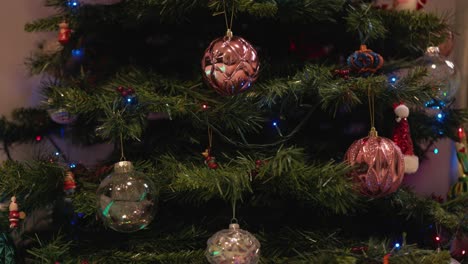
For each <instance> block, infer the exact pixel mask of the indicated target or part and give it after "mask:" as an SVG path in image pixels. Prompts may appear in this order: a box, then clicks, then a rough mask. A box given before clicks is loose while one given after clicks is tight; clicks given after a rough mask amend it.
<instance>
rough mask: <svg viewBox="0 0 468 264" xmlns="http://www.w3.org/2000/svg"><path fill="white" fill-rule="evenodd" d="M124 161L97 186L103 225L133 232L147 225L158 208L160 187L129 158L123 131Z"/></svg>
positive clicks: (99, 214)
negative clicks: (139, 170) (126, 154)
mask: <svg viewBox="0 0 468 264" xmlns="http://www.w3.org/2000/svg"><path fill="white" fill-rule="evenodd" d="M120 150H121V161H120V162H117V163H115V164H114V171H113V172H112V173H110V174H109V175H108V176H107V177H106V178H105V179H104V180H102V182H101V184H100V185H99V188H98V190H97V204H98V216H99V217H100V218H101V219H102V221H103V222H104V225H105V226H107V227H109V228H111V229H113V230H115V231H118V232H123V233H132V232H136V231H139V230H142V229H144V228H146V227H147V226H148V225H149V224H150V223H151V222H152V220H153V218H154V214H155V211H156V200H157V191H156V188H155V186H154V184H153V182H152V181H151V180H150V179H148V177H146V175H145V174H143V173H141V172H138V171H136V170H135V169H134V168H133V164H132V163H131V162H130V161H126V159H125V155H124V147H123V137H122V135H120Z"/></svg>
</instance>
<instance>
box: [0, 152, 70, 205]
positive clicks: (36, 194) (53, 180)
mask: <svg viewBox="0 0 468 264" xmlns="http://www.w3.org/2000/svg"><path fill="white" fill-rule="evenodd" d="M61 183H63V171H62V169H61V168H60V167H59V166H57V165H56V164H51V163H47V162H28V163H19V162H14V161H7V162H4V163H3V165H2V167H0V193H2V194H3V195H5V196H8V197H9V196H13V195H16V196H17V197H18V201H19V203H20V204H21V209H22V210H25V211H28V210H31V209H32V208H36V207H38V206H43V205H47V204H50V203H52V202H53V201H55V200H56V199H57V194H58V192H59V190H60V193H61V192H62V188H61V187H62V185H61Z"/></svg>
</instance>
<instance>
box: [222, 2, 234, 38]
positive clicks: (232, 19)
mask: <svg viewBox="0 0 468 264" xmlns="http://www.w3.org/2000/svg"><path fill="white" fill-rule="evenodd" d="M223 6H224V20H225V22H226V36H228V37H229V38H232V31H231V30H232V22H233V21H234V6H235V0H233V1H232V9H231V22H230V23H229V22H228V14H227V6H226V0H223Z"/></svg>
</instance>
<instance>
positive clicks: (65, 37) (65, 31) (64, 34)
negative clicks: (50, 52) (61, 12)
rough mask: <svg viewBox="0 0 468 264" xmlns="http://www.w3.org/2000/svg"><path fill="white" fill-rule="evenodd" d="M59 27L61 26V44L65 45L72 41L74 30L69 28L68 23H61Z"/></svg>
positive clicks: (59, 39) (59, 36)
mask: <svg viewBox="0 0 468 264" xmlns="http://www.w3.org/2000/svg"><path fill="white" fill-rule="evenodd" d="M58 26H59V35H58V41H59V42H60V44H62V45H65V44H67V43H68V42H69V41H70V36H71V33H72V30H71V29H70V28H69V27H68V23H67V22H66V21H62V22H60V24H58Z"/></svg>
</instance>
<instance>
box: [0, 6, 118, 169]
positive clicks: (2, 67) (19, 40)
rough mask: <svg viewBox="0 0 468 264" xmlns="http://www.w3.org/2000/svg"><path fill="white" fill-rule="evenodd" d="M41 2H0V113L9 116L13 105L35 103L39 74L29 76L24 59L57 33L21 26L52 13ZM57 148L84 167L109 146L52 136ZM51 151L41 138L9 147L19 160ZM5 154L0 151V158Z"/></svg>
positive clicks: (52, 149) (93, 161)
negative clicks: (84, 144)
mask: <svg viewBox="0 0 468 264" xmlns="http://www.w3.org/2000/svg"><path fill="white" fill-rule="evenodd" d="M43 2H44V1H37V0H36V1H31V0H12V1H3V2H2V7H1V8H0V32H1V33H2V36H1V41H0V115H6V116H9V115H10V113H11V111H12V110H13V109H14V108H17V107H27V106H34V105H37V104H38V103H39V102H40V100H41V97H40V93H39V92H38V86H39V83H40V80H41V77H40V76H30V75H29V73H28V71H27V68H26V66H25V64H24V61H25V59H26V58H27V56H29V54H31V52H32V51H33V50H34V49H35V48H36V47H37V44H38V43H39V42H40V41H41V40H44V39H54V38H56V37H57V33H56V32H53V33H27V32H25V31H24V25H25V23H27V22H30V21H33V20H34V19H36V18H41V17H45V16H47V15H48V14H52V13H53V10H50V9H47V8H45V7H44V6H43ZM56 140H57V143H58V144H59V145H60V147H61V148H62V149H63V150H64V152H66V153H67V154H68V156H70V157H71V158H72V159H73V161H75V162H81V163H83V164H86V165H88V166H91V165H93V164H94V163H95V160H96V159H101V158H103V157H105V156H107V155H108V153H109V150H110V148H109V147H105V146H102V145H101V146H94V147H91V148H86V149H83V148H77V147H73V146H71V145H70V144H67V143H66V142H64V141H63V140H61V139H56ZM43 152H46V153H47V152H50V153H51V154H52V153H54V152H55V150H54V148H52V147H51V145H50V144H49V143H48V142H47V141H45V140H44V142H43V143H42V144H39V145H35V146H25V145H22V146H13V148H12V156H13V159H17V160H23V159H28V158H31V157H33V156H35V155H38V154H39V153H43ZM5 159H6V156H5V155H4V153H3V151H0V160H5Z"/></svg>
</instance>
